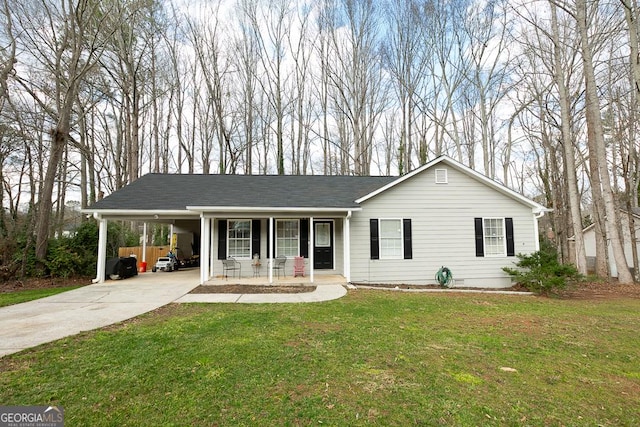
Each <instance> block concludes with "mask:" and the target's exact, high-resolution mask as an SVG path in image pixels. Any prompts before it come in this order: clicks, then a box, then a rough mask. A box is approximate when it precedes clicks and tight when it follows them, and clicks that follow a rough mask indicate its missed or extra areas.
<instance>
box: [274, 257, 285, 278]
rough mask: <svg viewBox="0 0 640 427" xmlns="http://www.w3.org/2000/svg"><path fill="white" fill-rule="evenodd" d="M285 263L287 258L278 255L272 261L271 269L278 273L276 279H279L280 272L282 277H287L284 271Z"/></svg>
mask: <svg viewBox="0 0 640 427" xmlns="http://www.w3.org/2000/svg"><path fill="white" fill-rule="evenodd" d="M286 263H287V257H286V256H284V255H278V256H277V257H276V258H275V259H274V260H273V269H274V270H276V271H277V272H278V278H280V272H281V271H282V275H283V276H284V277H287V273H286V270H285V264H286Z"/></svg>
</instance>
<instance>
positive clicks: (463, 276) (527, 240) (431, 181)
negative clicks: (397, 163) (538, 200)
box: [350, 167, 537, 287]
mask: <svg viewBox="0 0 640 427" xmlns="http://www.w3.org/2000/svg"><path fill="white" fill-rule="evenodd" d="M435 173H436V172H435V169H428V170H425V171H424V172H423V173H420V174H418V175H415V176H414V177H412V178H410V179H408V180H406V181H404V182H402V183H400V184H398V185H396V186H395V187H393V188H391V189H389V190H387V191H385V192H383V193H381V194H379V195H377V196H375V197H372V198H371V199H369V200H366V201H364V202H363V203H362V210H361V211H357V212H354V213H353V217H352V219H351V227H350V229H351V280H352V281H353V282H362V283H367V282H369V283H395V284H398V283H415V284H429V283H435V281H434V276H435V274H436V272H437V271H438V269H439V268H440V267H442V266H445V267H448V268H449V269H450V270H451V271H452V273H453V278H454V280H455V281H456V285H457V286H479V287H508V286H510V285H511V278H510V277H509V276H508V275H507V274H506V273H505V272H504V271H503V270H502V267H512V266H513V262H514V260H513V259H510V258H508V257H501V256H490V257H486V256H483V257H477V256H476V250H475V249H476V242H475V229H474V218H503V219H504V218H513V230H514V242H515V252H516V253H532V252H535V250H536V241H537V235H536V234H535V225H534V215H533V212H532V210H531V207H529V206H526V205H524V204H523V203H521V202H520V201H518V200H515V199H513V198H511V197H509V196H507V195H505V194H502V193H501V192H499V191H497V190H495V189H493V188H491V187H489V186H487V185H486V184H485V183H483V182H480V181H478V180H476V179H474V178H473V177H472V176H469V175H467V174H465V173H463V172H461V171H459V170H458V169H455V168H452V167H451V168H447V179H448V183H447V185H440V184H436V183H435V181H436V177H435ZM373 218H411V224H412V226H411V227H412V247H413V257H412V259H397V260H396V259H371V252H370V245H371V242H370V240H371V238H370V220H371V219H373ZM505 239H506V236H505Z"/></svg>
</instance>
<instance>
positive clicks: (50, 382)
mask: <svg viewBox="0 0 640 427" xmlns="http://www.w3.org/2000/svg"><path fill="white" fill-rule="evenodd" d="M639 330H640V300H638V299H610V300H598V301H578V300H558V299H547V298H538V297H523V296H499V295H486V294H465V295H460V294H408V293H393V292H384V291H362V290H359V291H351V292H350V293H349V294H348V295H347V296H346V297H345V298H342V299H340V300H336V301H332V302H327V303H317V304H289V305H274V304H264V305H242V304H238V305H232V304H230V305H224V304H190V305H178V304H173V305H170V306H168V307H166V308H163V309H160V310H158V311H156V312H154V313H150V314H148V315H145V316H141V317H139V318H137V319H134V320H132V321H130V322H127V323H125V324H122V325H118V326H114V327H110V328H107V329H103V330H100V331H94V332H89V333H85V334H82V335H81V336H78V337H73V338H69V339H65V340H61V341H57V342H55V343H51V344H47V345H43V346H40V347H38V348H37V349H34V350H31V351H25V352H23V353H21V354H19V355H14V356H10V357H5V358H3V359H0V402H1V403H2V404H3V405H35V404H38V405H48V404H52V405H60V406H62V407H63V408H64V410H65V421H66V423H65V425H66V426H88V425H91V426H160V425H162V426H164V425H176V426H186V425H190V426H191V425H193V426H214V425H234V426H235V425H248V426H250V425H251V426H252V425H264V426H273V425H337V426H343V425H367V424H378V425H403V426H404V425H447V426H449V425H462V426H467V425H472V426H475V425H496V426H498V425H499V426H503V425H514V426H516V425H517V426H519V425H533V426H542V425H552V426H555V425H567V426H583V425H584V426H595V425H603V426H625V425H626V426H633V425H638V424H640V340H639V339H638V337H639V335H638V331H639Z"/></svg>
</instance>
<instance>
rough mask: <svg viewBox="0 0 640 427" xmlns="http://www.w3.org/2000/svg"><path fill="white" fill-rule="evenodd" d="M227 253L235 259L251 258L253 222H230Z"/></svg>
mask: <svg viewBox="0 0 640 427" xmlns="http://www.w3.org/2000/svg"><path fill="white" fill-rule="evenodd" d="M227 253H228V256H230V257H234V258H244V259H249V258H251V220H249V219H246V220H245V219H242V220H229V221H228V227H227Z"/></svg>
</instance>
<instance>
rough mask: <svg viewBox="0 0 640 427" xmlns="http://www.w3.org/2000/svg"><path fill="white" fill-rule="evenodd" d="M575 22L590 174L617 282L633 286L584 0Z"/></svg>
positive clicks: (578, 2)
mask: <svg viewBox="0 0 640 427" xmlns="http://www.w3.org/2000/svg"><path fill="white" fill-rule="evenodd" d="M576 11H577V14H576V20H577V23H578V31H579V33H580V46H581V50H582V63H583V68H584V70H583V71H584V79H585V104H586V105H585V107H586V119H587V136H588V143H589V156H590V157H592V156H595V159H596V166H597V169H596V170H592V171H591V173H592V174H597V175H598V176H599V177H600V184H601V186H602V195H603V199H604V208H605V212H606V215H607V218H606V223H607V225H609V227H608V228H607V232H608V236H609V242H610V244H611V250H612V252H613V258H614V260H615V263H616V268H617V270H618V281H619V283H622V284H627V283H633V277H632V276H631V272H630V270H629V266H628V265H627V260H626V258H625V255H624V248H623V246H622V240H621V238H620V231H619V230H620V228H619V227H618V225H617V224H618V212H617V208H616V206H615V201H614V198H613V192H612V190H611V178H610V176H609V171H608V169H607V153H606V148H605V141H604V128H603V126H602V118H601V117H600V103H599V99H598V93H597V87H596V78H595V71H594V68H593V53H592V51H591V49H592V46H591V44H590V43H589V37H588V32H587V5H586V0H576Z"/></svg>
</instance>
